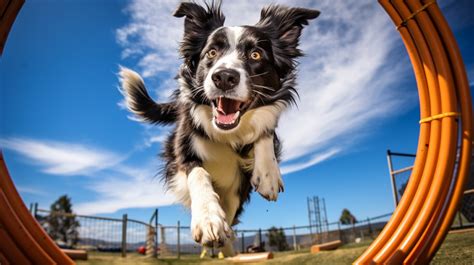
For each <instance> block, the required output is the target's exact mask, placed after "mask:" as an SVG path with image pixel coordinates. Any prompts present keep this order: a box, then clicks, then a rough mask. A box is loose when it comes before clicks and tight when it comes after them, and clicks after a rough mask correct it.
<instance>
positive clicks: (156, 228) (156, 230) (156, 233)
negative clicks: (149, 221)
mask: <svg viewBox="0 0 474 265" xmlns="http://www.w3.org/2000/svg"><path fill="white" fill-rule="evenodd" d="M155 214H156V218H155V249H153V257H154V258H156V257H157V256H158V244H159V243H158V208H156V209H155Z"/></svg>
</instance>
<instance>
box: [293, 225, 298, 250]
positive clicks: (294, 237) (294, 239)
mask: <svg viewBox="0 0 474 265" xmlns="http://www.w3.org/2000/svg"><path fill="white" fill-rule="evenodd" d="M293 248H294V249H295V251H296V250H298V249H297V248H298V247H297V245H296V228H295V225H293Z"/></svg>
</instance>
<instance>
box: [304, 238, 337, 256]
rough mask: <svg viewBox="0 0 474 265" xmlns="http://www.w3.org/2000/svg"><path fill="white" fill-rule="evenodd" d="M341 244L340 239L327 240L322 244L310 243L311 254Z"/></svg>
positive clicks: (334, 247) (333, 248)
mask: <svg viewBox="0 0 474 265" xmlns="http://www.w3.org/2000/svg"><path fill="white" fill-rule="evenodd" d="M341 245H342V241H341V240H335V241H331V242H327V243H324V244H317V245H312V246H311V254H315V253H318V252H321V251H323V250H335V249H337V248H338V247H340V246H341Z"/></svg>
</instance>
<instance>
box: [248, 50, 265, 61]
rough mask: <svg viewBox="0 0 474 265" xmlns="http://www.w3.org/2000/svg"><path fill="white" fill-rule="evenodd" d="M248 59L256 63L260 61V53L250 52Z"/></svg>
mask: <svg viewBox="0 0 474 265" xmlns="http://www.w3.org/2000/svg"><path fill="white" fill-rule="evenodd" d="M250 58H252V60H255V61H258V60H260V59H262V54H261V53H260V52H252V53H251V54H250Z"/></svg>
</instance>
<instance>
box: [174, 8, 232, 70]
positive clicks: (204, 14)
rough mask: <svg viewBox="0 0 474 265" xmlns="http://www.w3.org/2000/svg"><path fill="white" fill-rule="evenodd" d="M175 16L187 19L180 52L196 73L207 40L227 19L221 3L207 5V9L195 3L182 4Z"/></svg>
mask: <svg viewBox="0 0 474 265" xmlns="http://www.w3.org/2000/svg"><path fill="white" fill-rule="evenodd" d="M173 16H175V17H186V18H185V20H184V37H183V41H182V42H181V45H180V48H179V51H180V53H181V56H182V57H183V58H184V61H185V63H186V64H187V65H188V66H189V67H190V69H191V70H192V71H193V72H194V71H195V70H196V67H197V64H198V63H199V56H200V54H201V50H202V48H203V47H204V45H205V44H206V41H207V38H208V37H209V35H210V34H211V33H212V32H213V31H214V30H215V29H217V28H219V27H221V26H222V25H224V21H225V17H224V15H223V14H222V12H221V2H220V1H216V2H214V1H213V2H212V3H211V4H208V3H206V6H205V7H203V6H200V5H198V4H196V3H194V2H182V3H181V4H180V5H179V6H178V8H177V9H176V11H175V12H174V14H173Z"/></svg>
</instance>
